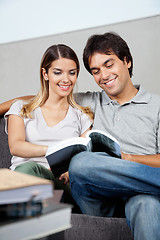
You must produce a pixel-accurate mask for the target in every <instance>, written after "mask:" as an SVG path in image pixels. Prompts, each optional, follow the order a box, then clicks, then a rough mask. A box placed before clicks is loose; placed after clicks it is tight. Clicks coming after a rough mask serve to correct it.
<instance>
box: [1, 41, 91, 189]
mask: <svg viewBox="0 0 160 240" xmlns="http://www.w3.org/2000/svg"><path fill="white" fill-rule="evenodd" d="M78 73H79V61H78V58H77V56H76V54H75V52H74V51H73V50H72V49H71V48H70V47H68V46H66V45H62V44H58V45H53V46H51V47H49V48H48V49H47V50H46V52H45V53H44V55H43V58H42V61H41V66H40V80H41V89H40V91H39V93H38V94H37V95H36V96H35V97H34V98H32V99H31V100H29V101H27V102H26V101H24V100H18V101H16V102H15V103H13V104H12V105H11V108H10V109H9V111H8V112H7V113H6V114H5V119H6V131H7V132H8V142H9V148H10V152H11V154H12V155H13V157H12V160H11V167H10V168H11V169H12V170H16V171H20V172H24V173H27V174H31V175H36V176H39V177H43V178H47V179H51V180H54V182H55V184H58V185H59V184H61V183H60V182H59V181H57V180H55V178H54V176H53V174H52V172H51V171H50V170H49V165H48V163H47V160H46V158H45V154H46V151H47V148H48V146H49V145H51V144H52V145H53V144H56V143H58V142H59V141H61V140H64V139H67V138H71V137H77V136H82V137H83V136H85V134H86V132H87V131H88V130H89V129H90V127H91V124H92V113H91V112H90V110H89V108H84V107H81V106H79V105H77V104H76V102H75V101H74V99H73V88H74V85H75V83H76V80H77V76H78ZM59 180H60V181H62V180H63V182H64V183H65V184H66V183H68V181H69V176H68V172H67V173H64V174H62V175H61V176H60V177H59ZM62 185H63V184H62ZM56 186H57V185H56ZM58 187H59V186H58Z"/></svg>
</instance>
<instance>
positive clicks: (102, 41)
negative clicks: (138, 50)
mask: <svg viewBox="0 0 160 240" xmlns="http://www.w3.org/2000/svg"><path fill="white" fill-rule="evenodd" d="M94 53H102V54H107V55H111V54H115V55H116V56H117V57H118V58H119V59H120V60H121V61H123V62H124V60H126V61H127V63H129V61H131V67H130V68H129V69H128V70H129V74H130V77H132V70H133V58H132V55H131V53H130V50H129V47H128V45H127V43H126V42H125V41H124V40H123V39H122V38H121V37H120V36H119V35H118V34H116V33H112V32H108V33H104V34H100V35H93V36H91V37H90V38H89V39H88V41H87V44H86V46H85V48H84V52H83V62H84V66H85V68H86V69H87V71H88V72H89V73H91V70H90V66H89V60H90V59H89V58H90V57H91V56H93V54H94ZM91 74H92V73H91Z"/></svg>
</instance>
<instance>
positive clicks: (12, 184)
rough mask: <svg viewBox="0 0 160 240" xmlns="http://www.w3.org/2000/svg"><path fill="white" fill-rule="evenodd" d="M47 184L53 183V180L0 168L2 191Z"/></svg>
mask: <svg viewBox="0 0 160 240" xmlns="http://www.w3.org/2000/svg"><path fill="white" fill-rule="evenodd" d="M46 184H52V182H51V181H49V180H46V179H43V178H39V177H35V176H31V175H28V174H24V173H20V172H16V171H12V170H9V169H5V168H2V169H0V191H4V190H10V189H16V188H23V187H28V186H33V185H46Z"/></svg>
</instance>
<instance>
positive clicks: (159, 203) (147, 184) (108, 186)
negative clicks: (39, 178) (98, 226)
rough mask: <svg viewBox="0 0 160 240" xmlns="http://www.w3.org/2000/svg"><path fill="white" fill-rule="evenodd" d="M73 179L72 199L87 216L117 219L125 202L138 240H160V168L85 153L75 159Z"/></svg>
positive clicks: (73, 162)
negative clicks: (121, 204) (121, 203)
mask: <svg viewBox="0 0 160 240" xmlns="http://www.w3.org/2000/svg"><path fill="white" fill-rule="evenodd" d="M69 176H70V185H71V191H72V196H73V198H74V199H75V201H76V202H77V204H78V205H79V207H80V209H81V211H82V212H83V213H85V214H89V215H95V216H106V217H107V216H108V217H111V216H116V215H115V214H116V212H117V206H118V204H119V200H121V201H123V202H124V207H125V215H126V218H127V223H128V224H129V226H130V228H131V230H132V233H133V235H134V239H136V240H137V239H138V240H139V239H143V240H146V239H147V240H152V239H154V240H158V239H160V238H159V231H158V229H159V228H160V168H152V167H149V166H146V165H143V164H138V163H135V162H130V161H126V160H123V159H119V158H113V157H110V156H108V155H107V154H106V153H97V152H95V153H91V152H81V153H79V154H77V155H75V156H74V157H73V158H72V160H71V163H70V167H69Z"/></svg>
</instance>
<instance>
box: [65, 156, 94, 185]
mask: <svg viewBox="0 0 160 240" xmlns="http://www.w3.org/2000/svg"><path fill="white" fill-rule="evenodd" d="M91 159H92V153H91V152H81V153H78V154H76V155H75V156H74V157H73V158H72V160H71V162H70V165H69V170H68V171H69V176H70V180H72V178H74V179H75V178H84V176H86V175H87V174H88V173H89V172H91V168H92V166H93V164H90V163H89V162H90V160H91Z"/></svg>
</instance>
